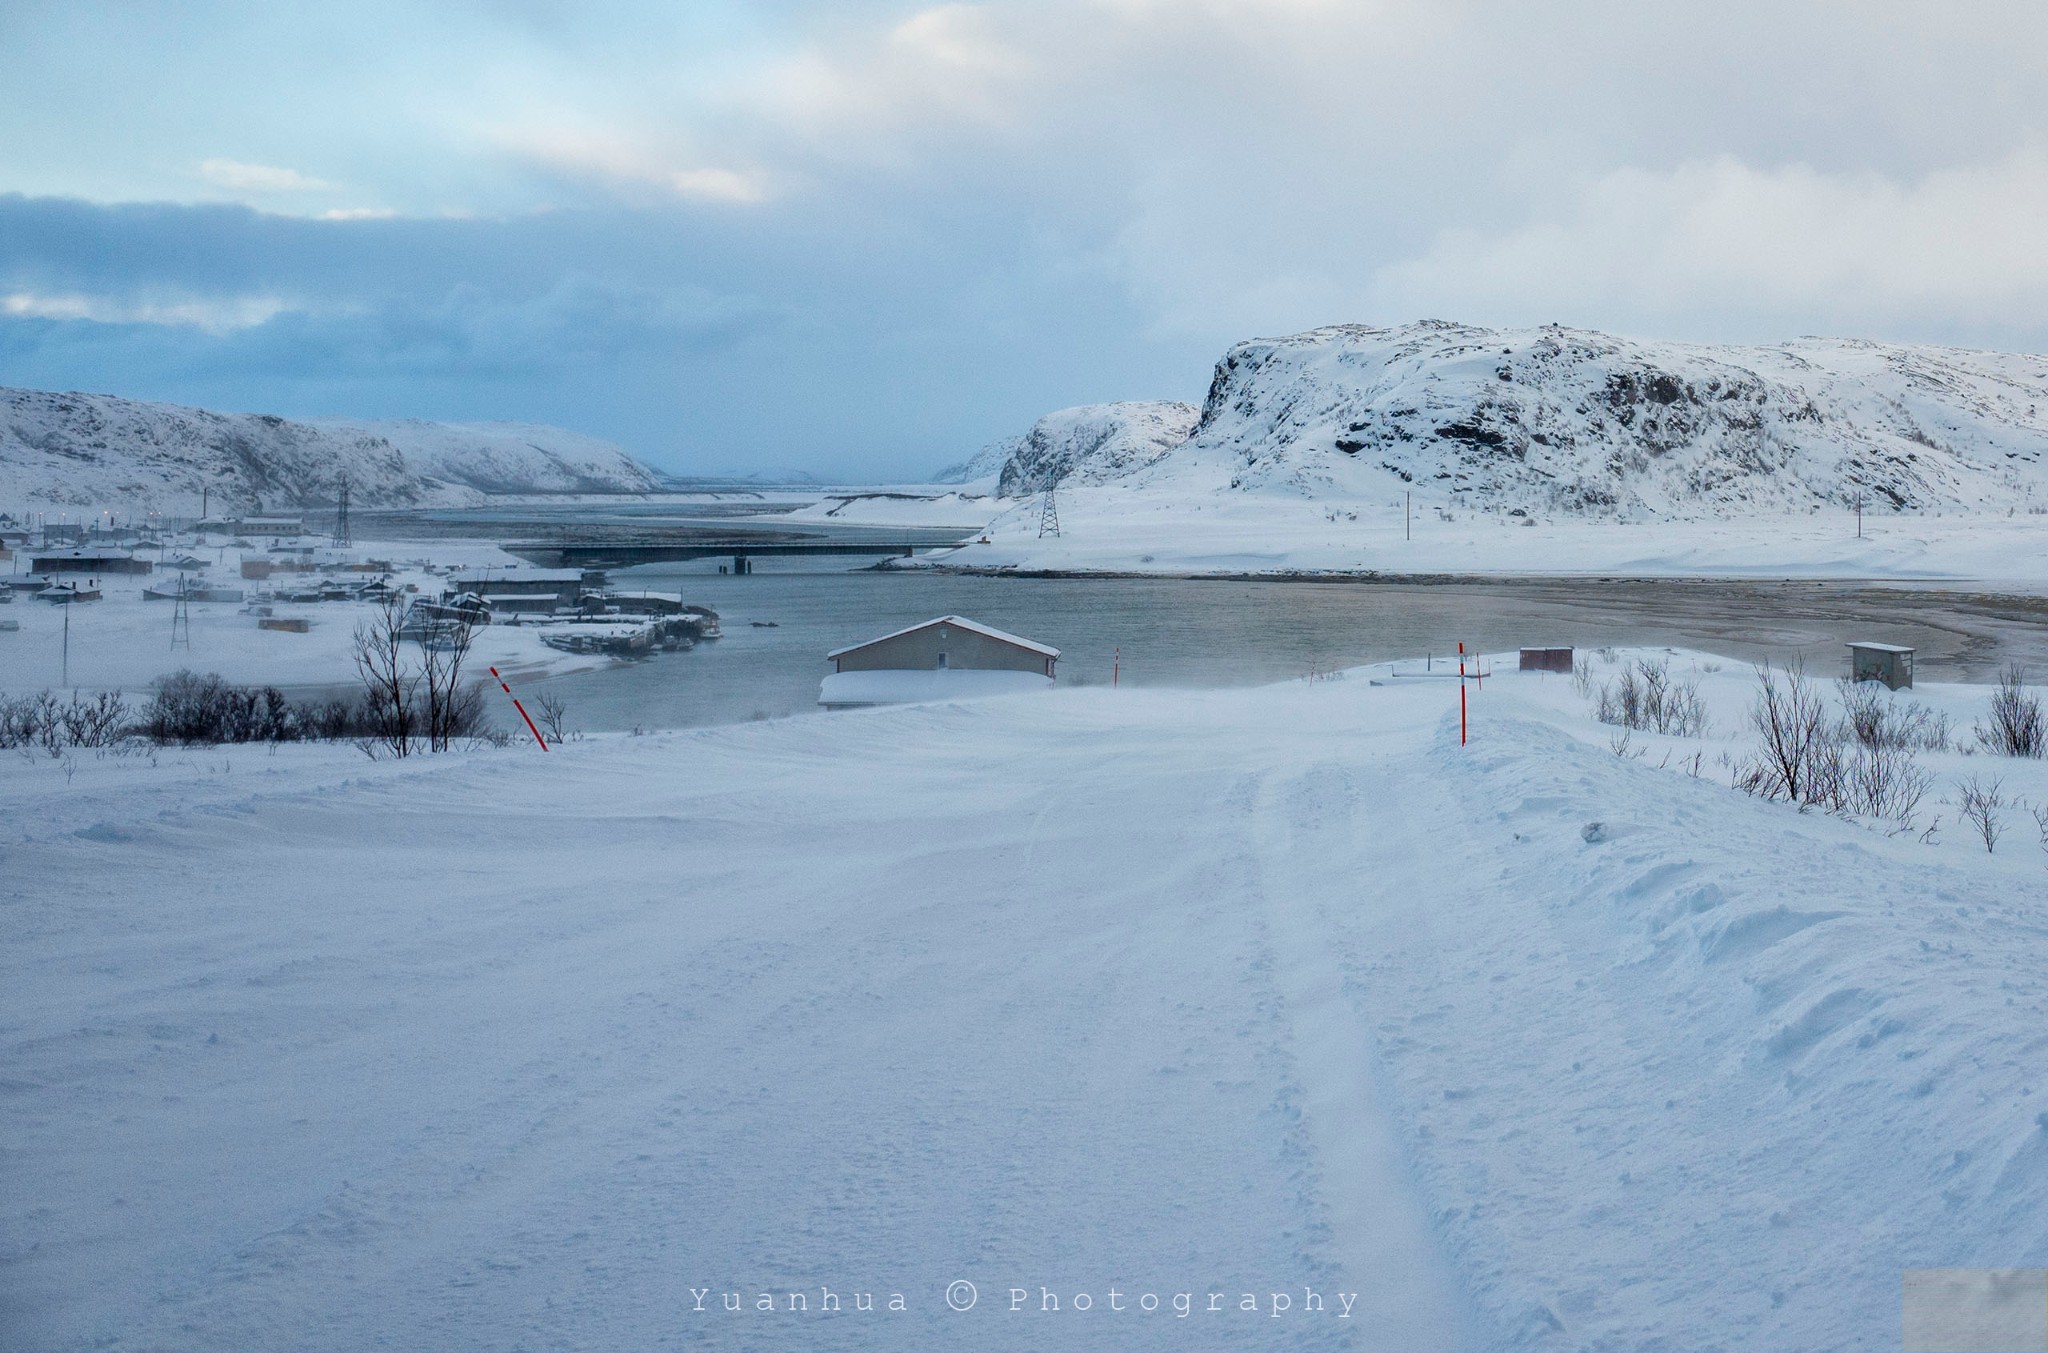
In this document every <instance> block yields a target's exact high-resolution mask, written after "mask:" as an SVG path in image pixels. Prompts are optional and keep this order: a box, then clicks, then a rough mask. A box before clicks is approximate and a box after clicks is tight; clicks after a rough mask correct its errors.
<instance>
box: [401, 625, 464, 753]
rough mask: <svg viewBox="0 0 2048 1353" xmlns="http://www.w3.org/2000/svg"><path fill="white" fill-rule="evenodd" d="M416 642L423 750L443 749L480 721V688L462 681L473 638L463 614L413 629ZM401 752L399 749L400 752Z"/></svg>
mask: <svg viewBox="0 0 2048 1353" xmlns="http://www.w3.org/2000/svg"><path fill="white" fill-rule="evenodd" d="M416 634H417V637H418V639H419V645H420V685H421V686H423V687H424V688H425V690H426V694H427V707H426V710H425V720H424V727H423V728H422V729H421V731H422V732H423V733H424V734H425V735H426V739H427V750H428V751H433V752H445V751H447V750H448V749H449V748H450V747H451V746H452V745H454V742H455V740H456V739H457V738H460V737H466V736H468V735H470V734H471V733H473V732H474V731H475V730H476V728H477V726H478V725H479V724H480V723H482V722H483V692H482V691H481V690H480V689H479V688H478V687H476V686H475V685H471V686H470V687H469V688H467V689H465V688H464V687H463V685H462V664H463V663H464V661H465V660H467V659H468V657H469V649H470V645H471V644H472V643H473V642H474V641H475V638H476V626H475V624H473V623H472V622H471V621H469V620H468V619H466V618H454V619H448V620H443V621H440V622H437V623H435V624H432V625H428V626H425V627H423V628H421V629H420V630H418V631H416ZM400 754H401V755H403V753H400Z"/></svg>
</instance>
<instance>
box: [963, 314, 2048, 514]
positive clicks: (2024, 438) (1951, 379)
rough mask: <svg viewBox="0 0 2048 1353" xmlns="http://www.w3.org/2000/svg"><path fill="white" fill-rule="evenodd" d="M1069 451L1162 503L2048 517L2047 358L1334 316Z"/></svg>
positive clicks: (1221, 366) (1018, 477) (1021, 455)
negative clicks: (1172, 440) (1193, 400)
mask: <svg viewBox="0 0 2048 1353" xmlns="http://www.w3.org/2000/svg"><path fill="white" fill-rule="evenodd" d="M1092 407H1095V408H1099V409H1120V408H1127V407H1134V406H1123V405H1103V406H1092ZM1178 407H1181V408H1185V407H1186V406H1184V405H1183V406H1178ZM1079 412H1082V411H1078V410H1065V411H1062V413H1061V414H1055V415H1049V416H1048V417H1049V418H1050V419H1053V420H1055V421H1060V420H1063V419H1065V416H1066V415H1068V414H1074V413H1079ZM1155 430H1156V431H1158V432H1160V433H1162V434H1163V433H1165V432H1166V431H1167V429H1166V428H1164V427H1158V428H1156V429H1155ZM1035 432H1036V430H1034V433H1035ZM1050 440H1051V441H1054V442H1057V441H1058V440H1059V439H1058V438H1057V437H1054V438H1051V439H1050ZM1082 440H1083V441H1085V440H1086V439H1085V438H1084V439H1082ZM1075 463H1076V464H1077V465H1079V466H1083V467H1085V468H1086V474H1085V475H1076V476H1075V477H1074V482H1079V483H1087V482H1096V483H1117V484H1120V485H1124V486H1127V487H1130V488H1133V489H1142V490H1146V491H1148V492H1152V493H1155V494H1157V495H1160V496H1164V497H1168V498H1193V497H1197V496H1200V495H1205V494H1226V495H1228V494H1235V493H1250V494H1267V495H1282V496H1290V497H1300V498H1308V499H1325V498H1327V499H1333V500H1346V499H1350V500H1360V499H1367V500H1375V499H1376V500H1379V501H1381V502H1385V501H1388V500H1389V499H1392V500H1395V501H1398V500H1399V496H1400V495H1401V494H1402V493H1404V492H1408V491H1414V492H1416V493H1417V494H1418V497H1422V498H1425V499H1428V500H1434V501H1437V502H1439V503H1448V504H1453V505H1455V504H1465V505H1469V506H1471V507H1473V508H1485V509H1491V510H1498V511H1503V512H1509V513H1518V514H1523V515H1544V516H1553V515H1574V516H1606V517H1615V518H1620V519H1654V518H1657V517H1668V516H1683V517H1703V518H1707V517H1722V516H1736V515H1744V514H1750V513H1754V512H1759V511H1770V512H1784V511H1807V510H1810V509H1812V508H1814V507H1816V506H1818V505H1821V504H1835V505H1847V504H1850V503H1853V502H1854V501H1856V500H1857V499H1858V498H1859V497H1860V498H1861V499H1862V500H1863V501H1864V502H1866V503H1867V504H1868V505H1869V506H1870V508H1871V509H1872V510H1885V509H1893V510H1902V511H1919V510H1942V509H1955V510H1965V511H1995V512H1999V513H2003V512H2006V511H2008V510H2012V511H2021V512H2025V511H2030V510H2032V511H2048V358H2042V357H2038V356H2031V355H2026V354H2014V353H1998V352H1981V351H1973V350H1968V349H1959V348H1942V347H1933V346H1927V345H1918V344H1899V343H1875V342H1866V341H1861V340H1854V339H1823V338H1808V339H1801V340H1798V341H1797V342H1792V343H1783V344H1778V345H1774V346H1755V347H1740V346H1733V345H1715V344H1700V343H1665V342H1654V341H1645V340H1637V339H1630V338H1620V337H1615V336H1612V335H1608V334H1602V333H1595V332H1590V331H1587V330H1579V329H1566V328H1561V327H1544V328H1537V329H1488V328H1482V327H1479V326H1475V325H1467V324H1455V323H1448V322H1444V321H1433V320H1432V321H1423V322H1420V323H1415V324H1406V325H1400V326H1397V327H1391V328H1374V327H1370V326H1366V325H1339V326H1333V327H1329V328H1323V329H1315V330H1311V331H1309V332H1307V333H1301V334H1295V335H1292V336H1289V337H1285V338H1274V339H1257V340H1253V341H1249V342H1244V343H1239V344H1236V345H1235V346H1233V347H1232V348H1231V349H1230V350H1229V351H1228V352H1226V353H1225V354H1224V356H1223V359H1222V360H1221V361H1220V362H1218V363H1217V366H1216V370H1215V374H1214V378H1213V380H1212V381H1211V384H1210V388H1209V393H1208V397H1207V398H1206V400H1205V401H1204V402H1203V405H1202V409H1201V411H1200V416H1199V419H1198V420H1196V421H1195V422H1194V424H1193V426H1192V427H1191V429H1190V432H1189V435H1188V436H1187V437H1186V438H1185V439H1184V440H1181V441H1179V442H1177V443H1176V444H1173V445H1170V446H1165V447H1157V448H1156V449H1155V450H1154V451H1153V452H1151V453H1149V454H1146V455H1142V456H1136V457H1127V458H1118V457H1116V456H1113V455H1108V456H1105V455H1090V454H1085V453H1084V454H1081V455H1079V456H1078V457H1076V460H1075ZM1047 465H1053V466H1055V467H1056V466H1057V458H1056V457H1055V456H1052V455H1047V454H1039V455H1038V456H1037V458H1036V460H1034V459H1033V455H1032V453H1030V451H1029V450H1028V448H1020V449H1019V450H1018V451H1016V452H1015V453H1013V454H1012V455H1011V457H1010V458H1009V461H1008V463H1007V464H1006V465H1005V467H1004V470H1003V472H1002V485H1003V491H1004V492H1006V493H1010V492H1029V491H1030V489H1032V488H1034V487H1036V486H1037V483H1038V482H1039V480H1042V477H1043V475H1042V473H1039V476H1038V479H1034V478H1033V475H1034V472H1038V471H1042V469H1043V468H1044V467H1045V466H1047ZM1063 482H1065V477H1064V476H1063Z"/></svg>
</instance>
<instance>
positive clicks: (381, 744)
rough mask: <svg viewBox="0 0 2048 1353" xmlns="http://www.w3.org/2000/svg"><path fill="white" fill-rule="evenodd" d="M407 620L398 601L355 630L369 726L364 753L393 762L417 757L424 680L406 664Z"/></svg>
mask: <svg viewBox="0 0 2048 1353" xmlns="http://www.w3.org/2000/svg"><path fill="white" fill-rule="evenodd" d="M405 619H406V617H405V603H404V602H403V601H402V600H400V599H399V598H397V597H393V598H391V599H390V600H388V601H386V602H385V603H384V604H383V605H382V606H380V607H378V608H377V610H376V612H375V613H374V614H372V615H371V617H370V618H369V619H367V620H364V621H361V622H360V623H358V624H357V625H356V632H355V639H354V646H353V653H352V656H353V657H354V659H355V665H356V675H357V676H358V677H359V678H360V679H361V680H362V683H363V707H364V710H365V712H366V714H367V715H368V723H369V725H370V731H369V732H368V733H366V734H365V735H364V737H363V739H362V742H363V743H364V744H366V745H365V747H364V750H365V751H370V750H371V749H372V748H374V749H377V750H381V751H386V752H389V753H391V755H393V756H409V755H411V753H412V751H413V739H414V736H415V734H416V733H417V731H418V723H419V711H418V709H417V708H416V707H415V701H414V695H415V692H416V691H417V690H418V688H419V683H420V674H419V673H418V672H417V671H415V670H414V669H413V667H412V666H411V665H410V664H408V663H407V662H406V660H405Z"/></svg>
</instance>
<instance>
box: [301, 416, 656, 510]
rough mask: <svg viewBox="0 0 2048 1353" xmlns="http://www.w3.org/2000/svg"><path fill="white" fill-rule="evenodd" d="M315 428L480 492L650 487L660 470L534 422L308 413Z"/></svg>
mask: <svg viewBox="0 0 2048 1353" xmlns="http://www.w3.org/2000/svg"><path fill="white" fill-rule="evenodd" d="M306 421H307V423H309V424H310V425H311V426H313V427H316V428H319V429H320V430H321V431H323V432H328V433H331V434H335V435H339V436H343V437H355V438H358V439H361V440H376V439H380V438H381V439H382V440H384V441H387V442H389V443H390V444H391V445H392V446H394V447H396V448H397V449H398V451H399V453H400V454H401V455H403V456H404V457H405V459H406V462H407V463H408V464H409V465H411V466H412V468H413V469H414V470H416V471H418V472H419V473H421V474H423V475H426V476H427V477H428V478H430V479H438V480H440V481H442V482H443V483H446V484H455V485H462V486H465V487H468V488H472V489H475V490H477V491H479V492H481V493H658V492H660V491H661V489H662V487H663V480H662V476H661V475H660V474H659V473H657V472H656V471H655V470H653V469H651V468H649V467H648V466H645V465H642V464H641V463H640V462H639V461H637V460H634V459H633V458H632V457H631V456H629V455H627V454H626V453H625V452H624V451H622V450H620V449H619V447H617V446H616V445H614V444H613V443H611V442H608V441H605V440H603V439H602V438H598V437H586V436H584V435H583V434H582V433H578V432H570V431H567V430H566V429H563V428H557V427H544V426H541V425H539V424H535V423H495V422H492V423H431V422H428V421H426V420H424V419H420V418H395V419H345V418H311V419H307V420H306Z"/></svg>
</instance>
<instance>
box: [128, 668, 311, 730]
mask: <svg viewBox="0 0 2048 1353" xmlns="http://www.w3.org/2000/svg"><path fill="white" fill-rule="evenodd" d="M142 731H143V733H144V734H145V735H146V736H147V737H148V738H149V740H150V741H152V742H154V743H157V744H158V745H160V746H161V745H165V744H172V743H175V744H177V745H179V746H183V747H206V746H213V745H215V744H217V743H224V742H296V741H298V740H299V739H301V738H303V737H306V736H308V733H307V731H306V728H305V726H304V724H303V723H302V721H301V718H300V714H299V711H298V710H297V708H296V707H294V706H293V705H291V704H290V703H289V702H287V701H286V700H285V698H284V693H283V692H281V691H279V690H278V689H277V688H276V687H275V686H261V687H252V686H237V685H234V684H232V683H231V682H229V681H227V680H226V679H225V678H223V677H221V676H220V675H219V674H217V673H213V672H208V673H205V674H203V675H202V674H201V673H198V672H193V671H189V670H187V671H180V672H174V673H172V674H171V675H170V676H167V677H164V678H163V679H162V680H160V681H158V682H157V683H156V690H155V692H154V694H153V695H152V697H151V699H150V702H149V704H148V706H147V707H145V709H144V710H143V721H142Z"/></svg>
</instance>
